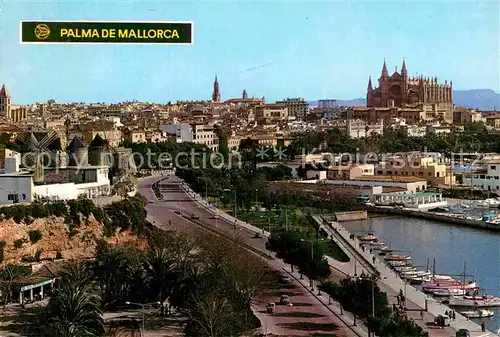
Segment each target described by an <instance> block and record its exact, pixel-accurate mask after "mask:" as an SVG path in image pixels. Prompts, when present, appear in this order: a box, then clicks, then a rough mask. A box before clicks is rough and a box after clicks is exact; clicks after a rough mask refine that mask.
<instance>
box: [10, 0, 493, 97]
mask: <svg viewBox="0 0 500 337" xmlns="http://www.w3.org/2000/svg"><path fill="white" fill-rule="evenodd" d="M20 20H33V21H36V20H40V21H42V20H65V21H66V20H67V21H71V20H73V21H83V20H87V21H93V20H96V21H106V20H109V21H149V20H151V21H169V20H172V21H193V23H194V44H193V45H168V44H162V45H113V44H104V45H102V44H101V45H89V44H85V45H74V44H66V45H65V44H63V45H40V44H37V45H28V44H20V43H19V34H20V32H19V21H20ZM499 20H500V5H499V2H498V1H489V2H472V1H470V2H460V1H424V0H421V1H412V2H405V1H389V2H375V1H363V2H360V1H328V2H326V1H309V2H306V0H304V1H255V0H254V1H197V2H196V3H194V2H181V1H176V2H169V1H161V2H159V1H157V2H153V1H149V2H148V1H89V0H80V1H49V0H45V1H18V0H3V1H2V0H0V84H1V83H4V84H5V85H6V86H7V89H8V90H9V93H10V95H11V96H12V101H13V103H15V104H31V103H34V102H45V101H47V100H48V99H55V100H56V101H58V102H87V103H91V102H107V103H113V102H120V101H130V100H134V99H135V100H139V101H149V102H158V103H167V102H169V101H175V100H202V99H210V98H211V94H212V85H213V80H214V76H215V74H216V73H217V75H218V78H219V83H220V91H221V95H222V99H223V100H225V99H228V98H233V97H241V93H242V91H243V89H246V91H247V92H248V94H249V96H250V97H252V96H255V97H263V96H265V97H266V100H267V101H275V100H280V99H282V98H287V97H303V98H305V99H306V100H316V99H325V98H336V99H351V98H358V97H365V96H366V86H367V82H368V77H369V76H371V77H372V79H373V80H374V82H376V79H378V77H379V76H380V72H381V69H382V64H383V61H384V58H385V59H386V61H387V66H388V69H389V72H390V73H392V72H393V71H394V69H395V67H397V68H398V70H400V69H401V63H402V60H403V58H405V60H406V64H407V69H408V73H409V75H410V76H415V75H420V74H423V75H425V76H437V77H438V79H439V81H440V82H444V80H445V79H446V80H448V81H450V80H451V81H453V86H454V88H455V89H492V90H495V91H496V92H500V48H499V44H500V27H499Z"/></svg>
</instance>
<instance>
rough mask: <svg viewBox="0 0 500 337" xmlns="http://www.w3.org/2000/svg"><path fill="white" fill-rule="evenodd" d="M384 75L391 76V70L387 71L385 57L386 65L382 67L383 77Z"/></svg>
mask: <svg viewBox="0 0 500 337" xmlns="http://www.w3.org/2000/svg"><path fill="white" fill-rule="evenodd" d="M384 76H389V72H388V71H387V65H386V64H385V58H384V66H383V67H382V77H384Z"/></svg>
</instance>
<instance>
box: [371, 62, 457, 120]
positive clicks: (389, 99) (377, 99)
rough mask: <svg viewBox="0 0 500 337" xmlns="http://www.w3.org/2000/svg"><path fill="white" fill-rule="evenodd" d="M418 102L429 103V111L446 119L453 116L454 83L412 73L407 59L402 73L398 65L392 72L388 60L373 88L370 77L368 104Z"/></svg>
mask: <svg viewBox="0 0 500 337" xmlns="http://www.w3.org/2000/svg"><path fill="white" fill-rule="evenodd" d="M416 103H419V104H423V105H425V106H426V109H427V111H431V110H432V111H433V114H435V115H436V116H437V115H443V117H444V119H445V121H446V122H451V121H452V120H453V113H452V111H453V87H452V84H451V82H450V83H449V84H448V81H445V83H444V84H439V83H438V78H437V76H434V77H430V78H429V77H425V78H424V77H423V76H422V75H421V76H419V77H416V78H415V77H409V76H408V70H407V69H406V61H405V60H404V59H403V64H402V67H401V73H398V71H397V69H396V71H394V73H393V74H392V75H390V76H389V73H388V71H387V65H386V63H385V60H384V65H383V66H382V74H381V75H380V78H379V80H378V87H377V88H373V86H372V82H371V79H369V80H368V88H367V92H366V104H367V106H368V107H392V106H394V107H403V106H410V105H411V106H414V105H415V104H416Z"/></svg>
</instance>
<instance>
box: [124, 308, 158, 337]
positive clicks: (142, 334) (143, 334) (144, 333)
mask: <svg viewBox="0 0 500 337" xmlns="http://www.w3.org/2000/svg"><path fill="white" fill-rule="evenodd" d="M125 304H126V305H137V306H140V307H141V312H142V332H141V336H142V337H144V336H145V335H146V332H145V331H146V330H145V329H144V308H145V307H146V306H152V305H155V304H156V305H160V304H161V303H160V302H159V301H158V302H152V303H135V302H129V301H127V302H125Z"/></svg>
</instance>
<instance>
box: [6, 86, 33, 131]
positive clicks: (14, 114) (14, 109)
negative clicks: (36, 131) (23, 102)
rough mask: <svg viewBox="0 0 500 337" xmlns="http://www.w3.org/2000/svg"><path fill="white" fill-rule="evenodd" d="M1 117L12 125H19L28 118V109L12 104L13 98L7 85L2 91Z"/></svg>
mask: <svg viewBox="0 0 500 337" xmlns="http://www.w3.org/2000/svg"><path fill="white" fill-rule="evenodd" d="M0 117H3V118H5V119H6V120H7V121H8V122H10V123H17V122H19V121H22V120H23V119H26V118H28V114H27V111H26V107H24V106H18V105H14V104H12V103H11V97H10V95H9V93H8V92H7V88H6V87H5V84H4V85H2V89H0Z"/></svg>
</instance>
